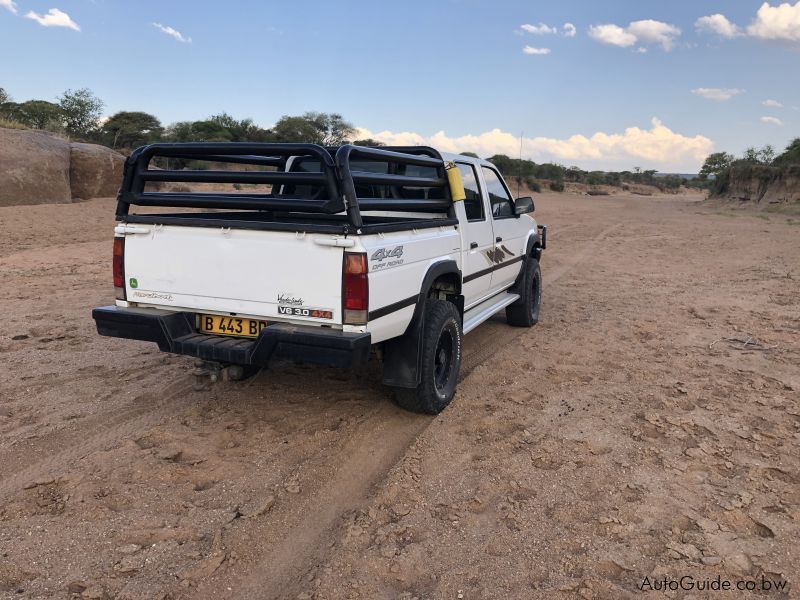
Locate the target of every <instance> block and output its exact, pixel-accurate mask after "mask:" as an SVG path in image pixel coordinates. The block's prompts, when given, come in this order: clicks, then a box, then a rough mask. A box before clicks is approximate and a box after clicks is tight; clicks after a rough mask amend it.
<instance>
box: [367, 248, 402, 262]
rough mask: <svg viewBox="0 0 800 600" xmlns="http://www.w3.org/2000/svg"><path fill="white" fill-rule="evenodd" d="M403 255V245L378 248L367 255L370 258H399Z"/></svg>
mask: <svg viewBox="0 0 800 600" xmlns="http://www.w3.org/2000/svg"><path fill="white" fill-rule="evenodd" d="M401 256H403V247H402V246H395V247H394V248H391V249H389V248H378V249H377V250H375V252H373V253H372V256H370V257H369V259H370V260H386V259H387V258H400V257H401Z"/></svg>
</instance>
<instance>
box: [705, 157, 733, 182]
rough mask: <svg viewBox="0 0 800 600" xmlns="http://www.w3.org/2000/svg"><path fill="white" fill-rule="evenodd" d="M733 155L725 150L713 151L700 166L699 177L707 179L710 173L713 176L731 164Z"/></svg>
mask: <svg viewBox="0 0 800 600" xmlns="http://www.w3.org/2000/svg"><path fill="white" fill-rule="evenodd" d="M733 159H734V157H733V156H732V155H731V154H728V153H727V152H714V153H713V154H709V155H708V156H707V157H706V160H705V162H704V163H703V166H702V167H701V168H700V174H699V176H700V179H708V177H709V176H710V175H714V176H715V177H716V176H717V175H719V174H720V173H721V172H722V171H724V170H726V169H727V168H728V167H730V166H731V163H732V162H733Z"/></svg>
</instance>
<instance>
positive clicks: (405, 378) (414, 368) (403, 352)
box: [383, 310, 425, 388]
mask: <svg viewBox="0 0 800 600" xmlns="http://www.w3.org/2000/svg"><path fill="white" fill-rule="evenodd" d="M424 315H425V311H424V310H423V311H420V316H419V318H418V319H414V320H413V322H412V323H411V325H409V327H408V329H407V330H406V332H405V333H404V334H403V335H401V336H399V337H396V338H392V339H391V340H388V341H387V342H385V343H384V346H383V384H384V385H388V386H392V387H401V388H415V387H417V386H418V385H419V381H420V364H419V361H420V357H421V356H422V331H423V327H424V321H425V317H424Z"/></svg>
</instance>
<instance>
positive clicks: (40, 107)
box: [12, 100, 63, 131]
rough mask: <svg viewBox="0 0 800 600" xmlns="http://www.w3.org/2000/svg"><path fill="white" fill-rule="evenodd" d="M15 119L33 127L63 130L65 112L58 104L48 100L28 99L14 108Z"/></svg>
mask: <svg viewBox="0 0 800 600" xmlns="http://www.w3.org/2000/svg"><path fill="white" fill-rule="evenodd" d="M12 115H13V117H12V118H13V119H14V120H15V121H19V122H20V123H22V124H23V125H27V126H28V127H31V128H33V129H47V130H50V131H61V130H62V129H63V125H62V120H63V113H62V112H61V107H60V106H59V105H58V104H53V103H52V102H47V101H46V100H27V101H26V102H22V103H21V104H16V105H15V108H14V109H13V110H12Z"/></svg>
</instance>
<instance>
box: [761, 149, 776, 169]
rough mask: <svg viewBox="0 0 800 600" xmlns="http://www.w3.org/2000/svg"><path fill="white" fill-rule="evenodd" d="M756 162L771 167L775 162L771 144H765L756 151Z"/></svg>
mask: <svg viewBox="0 0 800 600" xmlns="http://www.w3.org/2000/svg"><path fill="white" fill-rule="evenodd" d="M758 160H759V162H760V163H761V164H762V165H771V164H772V161H773V160H775V148H774V146H772V145H771V144H767V145H766V146H764V147H763V148H761V150H759V151H758Z"/></svg>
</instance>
